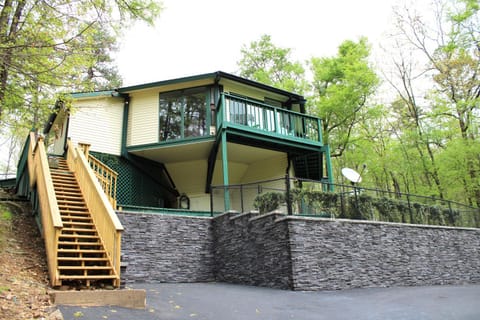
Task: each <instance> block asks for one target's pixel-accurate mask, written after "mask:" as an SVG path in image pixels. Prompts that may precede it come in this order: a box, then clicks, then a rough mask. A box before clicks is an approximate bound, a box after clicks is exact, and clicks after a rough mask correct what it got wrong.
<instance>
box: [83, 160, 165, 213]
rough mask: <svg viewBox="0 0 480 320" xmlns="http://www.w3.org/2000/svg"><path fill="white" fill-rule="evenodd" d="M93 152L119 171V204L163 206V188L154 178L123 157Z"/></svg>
mask: <svg viewBox="0 0 480 320" xmlns="http://www.w3.org/2000/svg"><path fill="white" fill-rule="evenodd" d="M91 153H92V155H93V156H94V157H95V158H97V159H99V160H100V161H102V162H103V163H105V164H106V165H107V166H109V167H110V168H112V169H113V170H115V171H116V172H117V173H118V178H117V203H118V205H119V206H121V205H133V206H149V207H161V206H163V203H164V200H163V199H164V195H163V193H162V189H163V188H162V186H161V185H160V184H159V183H157V182H156V181H155V180H154V179H152V178H151V177H149V176H148V175H147V174H145V173H144V172H142V171H141V170H139V169H137V168H136V167H135V166H134V165H133V164H132V163H130V162H129V161H128V160H126V159H124V158H122V157H118V156H114V155H110V154H103V153H97V152H91Z"/></svg>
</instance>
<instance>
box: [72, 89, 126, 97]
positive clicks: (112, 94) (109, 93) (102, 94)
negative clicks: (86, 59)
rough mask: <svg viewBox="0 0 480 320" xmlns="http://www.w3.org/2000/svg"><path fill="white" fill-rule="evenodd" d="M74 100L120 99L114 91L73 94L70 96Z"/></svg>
mask: <svg viewBox="0 0 480 320" xmlns="http://www.w3.org/2000/svg"><path fill="white" fill-rule="evenodd" d="M70 95H71V96H72V98H74V99H81V98H96V97H117V98H118V97H121V96H120V95H119V94H118V92H116V91H115V90H104V91H92V92H73V93H71V94H70Z"/></svg>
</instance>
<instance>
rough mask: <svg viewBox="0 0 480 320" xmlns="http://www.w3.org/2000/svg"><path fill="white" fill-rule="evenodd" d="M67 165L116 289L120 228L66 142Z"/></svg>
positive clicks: (96, 184)
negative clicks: (111, 267)
mask: <svg viewBox="0 0 480 320" xmlns="http://www.w3.org/2000/svg"><path fill="white" fill-rule="evenodd" d="M67 163H68V166H69V169H70V170H71V171H73V172H74V173H75V176H76V178H77V182H78V184H79V186H80V189H81V191H82V195H83V197H84V200H85V203H86V205H87V207H88V209H89V211H90V214H91V216H92V219H93V222H94V224H95V227H96V228H97V232H98V235H99V236H100V239H101V241H102V243H103V245H104V247H105V251H106V252H107V255H108V258H109V259H110V261H111V262H112V266H113V268H114V270H115V274H116V275H117V277H118V279H117V281H116V283H115V286H119V285H120V251H121V250H120V247H121V236H122V231H123V226H122V224H121V223H120V220H119V219H118V217H117V215H116V213H115V211H114V209H113V207H112V205H111V204H110V201H109V199H108V197H107V195H106V194H105V193H104V192H103V189H102V186H101V184H100V182H99V180H98V179H97V177H96V176H95V174H94V172H93V170H92V169H91V167H90V165H89V163H88V161H87V159H86V157H85V155H84V153H83V151H82V150H81V148H74V147H73V145H72V142H71V141H70V140H68V141H67Z"/></svg>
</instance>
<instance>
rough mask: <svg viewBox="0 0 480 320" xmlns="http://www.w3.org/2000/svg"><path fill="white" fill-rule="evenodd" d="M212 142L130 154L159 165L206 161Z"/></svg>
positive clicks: (179, 145)
mask: <svg viewBox="0 0 480 320" xmlns="http://www.w3.org/2000/svg"><path fill="white" fill-rule="evenodd" d="M213 144H214V141H213V140H210V141H201V142H192V143H182V144H174V145H158V146H155V147H152V146H150V147H149V148H146V149H143V150H134V151H130V153H131V154H134V155H137V156H139V157H142V158H146V159H150V160H152V161H156V162H159V163H165V164H167V163H172V162H184V161H194V160H202V159H208V155H209V153H210V150H211V149H212V147H213Z"/></svg>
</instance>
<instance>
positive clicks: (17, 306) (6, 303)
mask: <svg viewBox="0 0 480 320" xmlns="http://www.w3.org/2000/svg"><path fill="white" fill-rule="evenodd" d="M0 192H1V191H0ZM1 206H2V210H8V211H10V212H12V215H11V219H8V220H5V219H0V266H2V267H1V268H0V319H18V320H21V319H49V320H50V319H58V314H54V313H55V312H54V311H55V309H53V308H52V304H51V303H50V298H49V296H48V294H47V290H48V275H47V266H46V259H45V250H44V246H43V240H42V238H41V236H40V233H39V231H38V227H37V224H36V222H35V220H34V218H33V216H32V215H31V208H30V207H29V205H28V203H21V205H19V204H18V203H15V204H13V202H2V203H1Z"/></svg>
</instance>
